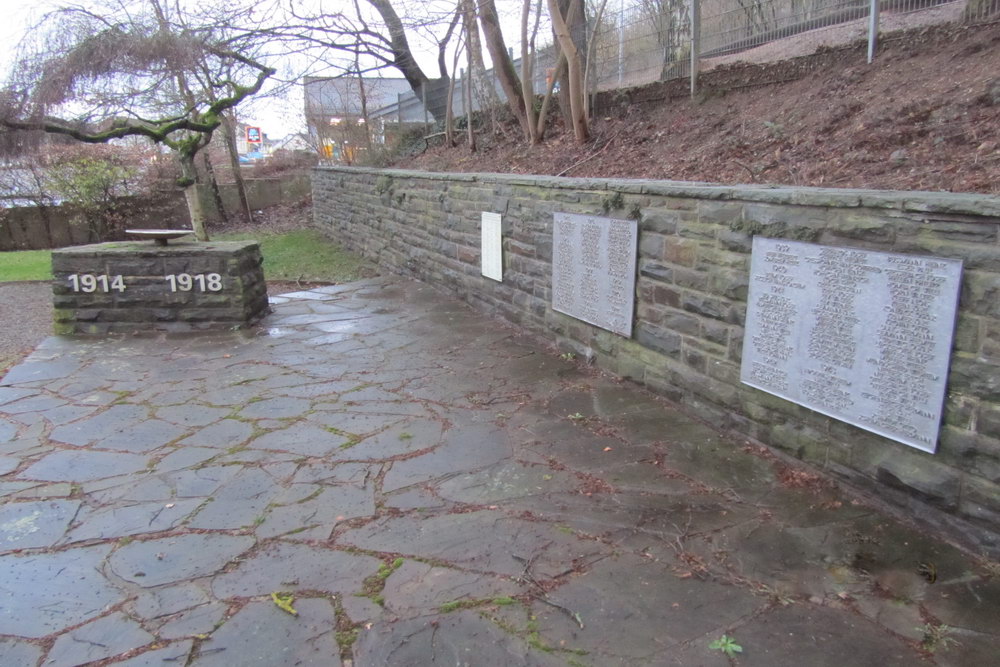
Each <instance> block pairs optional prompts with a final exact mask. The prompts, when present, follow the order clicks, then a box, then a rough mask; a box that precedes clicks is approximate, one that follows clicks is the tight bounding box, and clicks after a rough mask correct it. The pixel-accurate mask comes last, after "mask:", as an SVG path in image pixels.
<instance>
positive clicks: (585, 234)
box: [552, 213, 639, 338]
mask: <svg viewBox="0 0 1000 667" xmlns="http://www.w3.org/2000/svg"><path fill="white" fill-rule="evenodd" d="M638 227H639V226H638V224H637V223H636V221H635V220H615V219H613V218H598V217H595V216H590V215H574V214H572V213H556V214H555V219H554V221H553V230H552V308H553V309H555V310H558V311H559V312H560V313H566V314H567V315H571V316H573V317H575V318H577V319H581V320H583V321H584V322H589V323H590V324H593V325H595V326H599V327H601V328H602V329H608V330H609V331H613V332H615V333H616V334H620V335H622V336H625V337H626V338H630V337H631V336H632V311H633V308H634V305H635V255H636V241H637V239H638V236H639V228H638Z"/></svg>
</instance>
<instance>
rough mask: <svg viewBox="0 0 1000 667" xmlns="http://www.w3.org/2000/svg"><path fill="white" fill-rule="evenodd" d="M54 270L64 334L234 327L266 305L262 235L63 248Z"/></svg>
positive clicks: (55, 257)
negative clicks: (257, 237) (258, 237)
mask: <svg viewBox="0 0 1000 667" xmlns="http://www.w3.org/2000/svg"><path fill="white" fill-rule="evenodd" d="M52 274H53V278H54V279H53V282H52V294H53V305H54V307H55V322H56V324H55V328H56V333H61V334H65V333H89V334H105V333H122V332H140V331H166V332H184V331H197V330H204V329H215V330H219V329H231V328H233V327H240V326H245V325H247V324H251V323H253V322H255V321H256V320H258V319H260V318H261V317H263V316H264V315H265V314H266V313H267V312H268V302H267V283H265V282H264V272H263V268H262V258H261V254H260V246H259V245H258V244H257V242H256V241H226V242H207V243H196V242H187V243H184V242H180V243H172V244H170V245H156V244H153V243H150V242H148V241H127V242H117V243H98V244H94V245H86V246H76V247H72V248H63V249H61V250H55V251H53V253H52Z"/></svg>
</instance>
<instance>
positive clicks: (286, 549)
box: [212, 542, 380, 598]
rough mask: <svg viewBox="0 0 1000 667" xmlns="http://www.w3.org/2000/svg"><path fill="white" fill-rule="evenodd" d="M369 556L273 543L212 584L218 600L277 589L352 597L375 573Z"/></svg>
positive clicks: (262, 593)
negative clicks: (339, 594)
mask: <svg viewBox="0 0 1000 667" xmlns="http://www.w3.org/2000/svg"><path fill="white" fill-rule="evenodd" d="M379 564H380V561H379V560H377V559H375V558H372V557H370V556H363V555H359V554H351V553H347V552H345V551H336V550H333V549H323V548H320V547H313V546H308V545H304V544H292V543H281V542H278V543H272V544H269V545H267V546H266V547H264V548H263V549H261V551H260V552H258V553H257V554H255V555H254V556H253V557H251V558H249V559H247V560H245V561H243V562H242V563H240V564H239V566H238V567H237V568H236V569H234V570H233V571H232V572H227V573H225V574H221V575H219V576H217V577H216V578H215V579H214V580H213V581H212V592H213V593H214V594H215V595H216V597H219V598H231V597H249V596H253V595H267V594H269V593H271V592H273V591H280V590H297V589H302V590H319V591H327V592H330V593H345V594H351V593H354V592H357V591H360V590H361V583H362V581H363V580H364V579H365V577H367V576H368V575H370V574H374V573H375V572H376V571H377V570H378V566H379Z"/></svg>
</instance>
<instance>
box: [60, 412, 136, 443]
mask: <svg viewBox="0 0 1000 667" xmlns="http://www.w3.org/2000/svg"><path fill="white" fill-rule="evenodd" d="M148 418H149V408H147V407H145V406H143V405H112V406H111V407H110V408H108V409H107V410H105V411H103V412H101V413H99V414H96V415H94V416H93V417H88V418H87V419H84V420H82V421H78V422H74V423H72V424H65V425H63V426H59V427H57V428H55V429H53V430H52V434H51V435H50V436H49V437H50V439H52V440H56V441H58V442H65V443H66V444H68V445H76V446H78V447H82V446H83V445H88V444H90V443H92V442H95V441H97V440H104V439H105V438H108V437H110V436H112V435H114V434H115V433H117V432H118V431H121V430H122V429H126V428H129V427H132V426H134V425H135V424H137V423H139V422H141V421H143V420H145V419H148Z"/></svg>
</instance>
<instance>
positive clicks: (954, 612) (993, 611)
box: [921, 570, 1000, 637]
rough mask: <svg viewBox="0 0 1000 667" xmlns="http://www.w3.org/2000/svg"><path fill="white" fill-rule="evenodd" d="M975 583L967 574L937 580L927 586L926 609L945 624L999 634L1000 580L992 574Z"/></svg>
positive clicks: (973, 630)
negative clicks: (990, 577) (948, 579)
mask: <svg viewBox="0 0 1000 667" xmlns="http://www.w3.org/2000/svg"><path fill="white" fill-rule="evenodd" d="M939 575H940V570H939ZM963 579H964V580H963ZM974 583H975V585H972V584H973V582H970V581H969V579H968V578H967V577H962V578H956V580H954V581H952V582H947V581H941V582H938V583H936V584H935V585H933V586H930V587H928V590H927V594H926V595H924V596H922V600H921V601H922V603H923V605H924V607H925V608H926V609H927V611H928V612H930V614H931V615H932V616H934V617H935V618H937V619H938V620H939V621H940V622H941V623H944V624H945V625H948V626H951V627H954V628H961V629H963V630H970V631H972V632H978V633H982V634H987V635H993V636H994V637H998V636H1000V631H998V628H997V619H1000V581H998V580H997V579H996V578H992V579H990V580H988V581H985V582H983V581H977V582H974Z"/></svg>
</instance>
